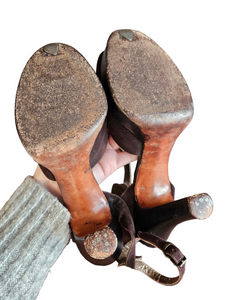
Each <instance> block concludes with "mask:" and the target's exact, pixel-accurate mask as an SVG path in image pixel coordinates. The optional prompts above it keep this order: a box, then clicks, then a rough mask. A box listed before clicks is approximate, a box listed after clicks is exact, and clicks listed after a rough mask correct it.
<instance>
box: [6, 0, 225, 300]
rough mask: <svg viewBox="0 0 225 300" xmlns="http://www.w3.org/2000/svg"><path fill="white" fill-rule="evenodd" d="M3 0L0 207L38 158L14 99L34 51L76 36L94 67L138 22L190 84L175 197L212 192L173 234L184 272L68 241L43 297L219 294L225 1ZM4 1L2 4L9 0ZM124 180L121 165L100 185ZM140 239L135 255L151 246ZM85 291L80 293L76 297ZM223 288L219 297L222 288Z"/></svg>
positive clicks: (174, 167) (174, 166)
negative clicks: (194, 217)
mask: <svg viewBox="0 0 225 300" xmlns="http://www.w3.org/2000/svg"><path fill="white" fill-rule="evenodd" d="M1 3H2V4H0V28H1V29H0V30H1V40H0V114H1V117H0V130H1V141H0V145H1V147H0V157H1V179H0V184H1V191H0V193H1V197H0V207H2V206H3V205H4V203H5V202H6V201H7V200H8V198H9V197H10V195H11V194H12V193H13V192H14V190H15V189H16V188H17V187H18V186H19V185H20V184H21V183H22V181H23V180H24V178H25V177H26V176H27V175H32V174H33V172H34V170H35V167H36V164H35V163H34V162H33V161H32V159H31V158H30V157H29V155H28V154H27V153H26V151H25V150H24V148H23V146H22V144H21V143H20V140H19V138H18V136H17V132H16V128H15V123H14V100H15V94H16V89H17V85H18V82H19V78H20V75H21V72H22V71H23V68H24V66H25V64H26V62H27V60H28V59H29V58H30V56H31V55H32V54H33V53H34V52H35V51H36V50H37V49H39V48H40V47H42V46H43V45H45V44H48V43H51V42H61V43H66V44H69V45H71V46H73V47H75V48H76V49H77V50H78V51H80V52H81V53H82V54H83V55H84V57H85V58H86V59H87V60H88V61H89V63H90V64H91V65H92V67H93V68H94V69H95V66H96V61H97V58H98V55H99V53H100V52H101V51H102V50H103V49H104V47H105V45H106V41H107V39H108V36H109V35H110V33H111V32H112V31H114V30H116V29H128V28H129V29H135V30H139V31H141V32H143V33H145V34H146V35H148V36H149V37H151V38H152V39H153V40H155V42H156V43H158V44H159V45H160V46H161V47H162V48H163V49H164V50H165V51H166V52H167V53H168V54H169V56H170V57H171V58H172V59H173V60H174V62H175V63H176V65H177V66H178V68H179V69H180V71H181V72H182V74H183V76H184V77H185V79H186V81H187V83H188V85H189V88H190V90H191V93H192V96H193V100H194V105H195V115H194V119H193V121H192V122H191V124H190V125H189V126H188V128H187V129H185V131H184V132H183V133H182V134H181V136H180V137H179V138H178V140H177V142H176V143H175V146H174V148H173V150H172V153H171V158H170V164H169V173H170V179H171V181H172V182H173V184H174V185H175V186H176V199H180V198H182V197H185V196H190V195H193V194H196V193H201V192H207V193H209V194H210V195H211V197H212V198H213V200H214V204H215V207H214V213H213V215H212V216H211V218H209V219H208V220H206V221H190V222H186V223H184V224H182V225H180V226H179V227H177V228H176V229H175V230H174V232H173V233H172V235H171V236H170V239H169V240H170V241H171V242H174V243H175V244H176V245H177V246H178V247H179V248H180V249H181V250H182V251H183V253H184V254H185V255H186V256H187V258H188V262H187V265H186V274H185V276H184V278H183V280H182V282H181V283H180V284H178V285H177V286H175V287H164V286H161V285H159V284H157V283H155V282H154V281H152V280H150V279H148V278H147V277H146V276H144V275H143V274H141V273H139V272H137V271H133V270H130V269H128V268H125V267H121V268H117V264H116V263H114V264H112V265H110V266H108V267H96V266H93V265H91V264H90V263H88V262H87V261H85V260H84V259H83V257H82V256H81V255H80V254H79V252H78V250H77V248H76V245H75V244H73V243H70V244H69V246H67V248H66V249H65V250H64V252H63V254H62V255H61V256H60V258H59V259H58V261H57V262H56V264H55V265H54V266H53V268H52V269H51V272H50V274H49V275H48V278H47V280H46V281H45V283H44V286H43V288H42V290H41V292H40V294H39V296H38V300H47V299H55V300H58V299H77V298H79V299H80V298H81V299H93V300H95V299H96V300H97V299H108V300H111V299H115V298H116V299H124V298H126V299H127V298H131V297H132V299H135V298H138V299H154V297H157V299H185V300H186V299H206V297H207V299H209V298H211V299H212V297H213V296H215V297H217V298H218V297H219V298H218V299H222V297H223V296H222V294H221V293H219V291H222V287H223V286H222V284H223V282H224V279H223V273H222V271H223V269H224V267H225V263H224V229H225V226H224V219H225V204H224V203H225V199H224V198H225V195H224V187H225V184H224V167H225V163H224V161H225V160H224V153H225V151H224V150H225V149H224V148H225V143H224V123H225V115H224V107H225V106H224V85H225V84H224V68H225V60H224V54H225V51H224V50H225V49H224V48H225V43H224V29H225V21H224V3H223V1H222V0H221V1H218V0H214V1H207V0H205V1H203V0H202V1H201V0H199V1H198V0H195V1H191V0H189V1H160V0H158V1H156V0H154V1H151V0H148V1H142V0H139V1H131V0H130V1H122V0H120V1H116V0H114V1H111V2H110V1H100V0H97V1H85V0H83V1H76V0H74V1H67V0H64V1H47V0H45V1H42V0H39V1H22V0H20V1H4V2H1ZM3 3H4V4H3ZM121 181H122V170H121V171H119V172H116V173H115V174H114V175H113V176H111V177H110V178H109V179H108V180H107V181H106V182H105V183H104V184H102V188H103V189H104V190H107V191H110V187H111V185H112V183H113V182H121ZM145 250H146V249H145V248H144V247H140V249H139V248H138V254H143V253H145ZM144 258H145V260H146V261H148V262H149V263H151V264H152V265H153V267H155V268H156V269H157V268H158V270H161V271H162V272H164V273H165V274H167V275H170V272H172V273H173V274H174V275H176V268H175V269H173V268H171V265H170V263H169V262H167V259H165V258H164V257H163V255H162V254H161V253H158V252H157V250H154V249H150V250H149V249H148V251H147V252H146V255H145V256H144ZM78 295H79V296H78ZM216 295H217V296H216Z"/></svg>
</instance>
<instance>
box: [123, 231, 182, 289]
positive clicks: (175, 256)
mask: <svg viewBox="0 0 225 300" xmlns="http://www.w3.org/2000/svg"><path fill="white" fill-rule="evenodd" d="M139 241H144V242H145V243H148V244H150V245H152V246H154V247H157V248H158V249H160V250H161V251H162V252H163V253H164V255H165V256H166V257H168V258H169V259H170V260H171V262H172V263H173V264H174V265H175V266H176V267H177V269H178V272H179V275H178V276H177V277H173V278H171V277H166V276H164V275H162V274H160V273H158V272H157V271H155V270H154V269H152V268H151V267H150V266H149V265H147V264H146V263H145V262H144V261H143V260H142V257H137V256H136V259H135V270H138V271H141V272H142V273H144V274H145V275H147V276H148V277H150V278H151V279H153V280H154V281H156V282H158V283H160V284H163V285H175V284H177V283H179V282H180V281H181V279H182V278H183V275H184V272H185V263H186V260H187V259H186V257H185V256H184V255H183V254H182V252H181V251H180V250H179V249H178V248H177V247H176V246H175V245H174V244H172V243H170V242H167V241H165V240H163V239H162V238H160V237H158V236H156V235H153V234H150V233H145V232H138V234H137V238H136V243H138V242H139ZM129 243H130V242H128V243H127V244H126V245H125V246H124V248H123V250H122V253H121V255H120V257H119V259H118V263H119V266H122V265H125V263H124V262H125V259H126V256H127V251H128V250H129V248H130V245H129Z"/></svg>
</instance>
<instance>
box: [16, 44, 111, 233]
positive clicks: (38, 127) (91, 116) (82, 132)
mask: <svg viewBox="0 0 225 300" xmlns="http://www.w3.org/2000/svg"><path fill="white" fill-rule="evenodd" d="M15 111H16V112H15V118H16V126H17V130H18V133H19V137H20V139H21V141H22V143H23V145H24V147H25V148H26V150H27V152H28V153H29V154H30V155H31V156H32V158H33V159H34V160H35V161H36V162H37V163H39V164H40V165H42V166H43V167H44V168H46V169H47V170H49V171H50V172H51V173H52V174H53V176H54V177H55V179H56V181H57V183H58V185H59V187H60V190H61V193H62V197H63V199H64V202H65V204H66V206H67V208H68V209H69V211H70V213H71V222H70V223H71V226H72V229H73V231H74V233H75V234H76V235H77V236H80V237H82V236H86V235H87V234H90V233H92V232H94V231H96V230H98V229H100V228H103V227H104V226H106V225H108V224H109V223H110V221H111V213H110V207H109V204H108V202H107V199H106V197H105V196H104V194H103V192H102V191H101V189H100V187H99V186H98V184H97V182H96V180H95V178H94V177H93V174H92V171H91V167H92V166H93V164H95V163H96V162H97V161H98V160H99V159H100V158H101V157H99V156H101V155H103V153H104V150H105V147H106V143H107V132H106V127H104V128H105V131H104V130H103V129H102V128H103V125H104V121H105V117H106V114H107V101H106V97H105V93H104V91H103V88H102V85H101V83H100V81H99V79H98V77H97V76H96V74H95V72H94V71H93V69H92V68H91V67H90V65H89V64H88V63H87V61H86V60H85V59H84V57H83V56H82V55H81V54H80V53H79V52H78V51H77V50H75V49H74V48H72V47H70V46H68V45H65V44H50V45H46V46H45V47H42V48H40V49H39V50H38V51H36V52H35V53H34V55H33V56H32V57H31V58H30V59H29V61H28V62H27V64H26V66H25V68H24V70H23V73H22V75H21V78H20V81H19V86H18V89H17V94H16V105H15ZM103 131H104V132H103ZM99 134H100V135H101V137H102V136H104V137H106V138H104V139H103V140H104V141H105V142H104V143H103V144H102V142H101V141H102V139H101V138H100V139H98V136H99Z"/></svg>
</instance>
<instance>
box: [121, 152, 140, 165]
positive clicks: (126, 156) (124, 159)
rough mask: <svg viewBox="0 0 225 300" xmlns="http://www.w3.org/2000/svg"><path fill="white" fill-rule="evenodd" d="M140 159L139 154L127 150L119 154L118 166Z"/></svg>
mask: <svg viewBox="0 0 225 300" xmlns="http://www.w3.org/2000/svg"><path fill="white" fill-rule="evenodd" d="M137 159H138V156H137V155H133V154H130V153H127V152H125V151H123V152H120V153H118V154H117V168H118V169H119V168H120V167H122V166H125V165H127V164H130V163H131V162H134V161H136V160H137Z"/></svg>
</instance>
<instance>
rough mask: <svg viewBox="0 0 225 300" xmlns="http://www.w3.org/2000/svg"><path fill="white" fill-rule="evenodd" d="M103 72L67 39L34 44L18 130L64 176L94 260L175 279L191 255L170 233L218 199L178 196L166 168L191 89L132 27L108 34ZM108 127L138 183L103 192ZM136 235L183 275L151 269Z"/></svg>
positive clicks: (49, 170) (78, 228) (37, 156)
mask: <svg viewBox="0 0 225 300" xmlns="http://www.w3.org/2000/svg"><path fill="white" fill-rule="evenodd" d="M97 75H98V76H97ZM97 75H96V73H95V72H94V70H93V69H92V68H91V67H90V65H89V64H88V63H87V61H86V60H85V58H84V57H83V56H82V55H81V54H80V53H79V52H78V51H77V50H75V49H74V48H72V47H70V46H68V45H65V44H49V45H46V46H44V47H42V48H40V49H39V50H38V51H37V52H35V54H34V55H33V56H32V57H31V58H30V60H29V61H28V63H27V65H26V67H25V69H24V71H23V73H22V75H21V79H20V82H19V86H18V90H17V96H16V115H15V116H16V124H17V129H18V133H19V136H20V139H21V141H22V143H23V145H24V147H25V148H26V150H27V152H28V153H29V154H30V155H31V156H32V158H33V159H34V160H35V161H36V162H37V163H38V164H39V165H40V166H41V169H42V171H43V172H44V173H45V175H46V176H47V177H48V178H49V179H52V180H56V181H57V183H58V185H59V187H60V190H61V193H62V197H63V200H64V202H65V204H66V206H67V208H68V209H69V211H70V213H71V221H70V225H71V228H72V231H73V237H74V241H75V242H76V243H77V245H78V248H79V250H80V252H81V253H82V255H83V256H84V257H85V258H86V259H87V260H89V261H90V262H92V263H94V264H100V265H107V264H110V263H112V262H113V261H115V260H118V261H119V264H120V265H123V264H125V265H127V266H129V267H131V268H136V269H138V270H142V271H143V269H144V268H145V270H147V269H148V272H146V271H144V273H148V275H149V274H150V275H149V276H150V277H151V278H152V279H154V280H156V281H158V282H160V283H162V284H166V285H173V284H176V283H178V282H179V281H180V280H181V278H182V276H183V273H184V270H185V269H184V267H185V257H184V255H183V254H182V253H181V252H180V251H179V249H178V248H176V247H175V246H174V245H173V244H171V243H169V242H167V238H168V237H169V234H170V232H171V231H172V230H173V228H174V227H175V226H176V225H178V224H179V223H180V222H183V221H186V220H190V219H196V218H198V219H204V218H206V217H208V216H209V215H210V214H211V212H212V207H213V205H212V200H211V198H210V196H208V195H207V194H200V195H195V196H192V197H188V198H185V199H182V200H179V201H173V200H174V187H173V185H172V184H171V183H170V180H169V177H168V160H169V155H170V152H171V150H172V147H173V145H174V143H175V141H176V139H177V137H178V136H179V134H180V133H181V132H182V131H183V130H184V128H185V127H186V126H187V125H188V124H189V123H190V121H191V119H192V116H193V102H192V98H191V94H190V91H189V89H188V86H187V84H186V82H185V80H184V78H183V76H182V75H181V73H180V72H179V70H178V69H177V67H176V66H175V64H174V63H173V61H172V60H171V59H170V58H169V57H168V55H167V54H166V53H165V52H164V51H163V50H162V49H161V48H160V47H159V46H158V45H157V44H156V43H155V42H154V41H152V40H151V39H150V38H148V37H147V36H145V35H144V34H142V33H140V32H138V31H134V30H118V31H115V32H113V33H112V34H111V36H110V37H109V40H108V42H107V46H106V49H105V51H104V52H103V53H102V54H101V55H100V57H99V59H98V63H97ZM99 79H100V80H99ZM107 130H108V131H109V133H110V135H111V136H112V137H113V139H114V140H115V141H116V142H117V144H118V145H119V146H120V147H121V149H123V150H125V151H127V152H129V153H132V154H135V155H138V157H139V159H138V163H137V167H136V171H135V176H134V182H133V184H131V185H129V184H127V183H126V184H123V185H122V186H119V185H114V186H113V189H112V193H106V192H102V191H101V189H100V187H99V185H98V184H97V182H96V180H95V179H94V176H93V174H92V171H91V169H92V167H93V166H94V165H95V164H96V163H97V162H98V161H99V160H100V159H101V157H102V156H103V154H104V152H105V148H106V145H107V141H108V132H107ZM128 167H129V166H126V170H127V168H128ZM125 177H126V176H125ZM128 181H129V180H128ZM139 240H141V241H142V242H143V243H144V244H146V245H151V246H153V247H157V248H159V249H160V250H162V251H163V252H164V254H165V255H166V256H168V257H169V258H170V259H171V260H172V262H173V263H174V264H175V265H176V266H177V267H178V270H179V276H178V277H176V278H172V279H171V278H167V277H165V276H163V275H160V274H159V273H157V272H155V271H152V269H151V271H149V270H150V269H149V268H150V267H146V265H143V262H141V260H140V258H136V257H135V243H136V242H138V241H139ZM143 266H144V267H143Z"/></svg>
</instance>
